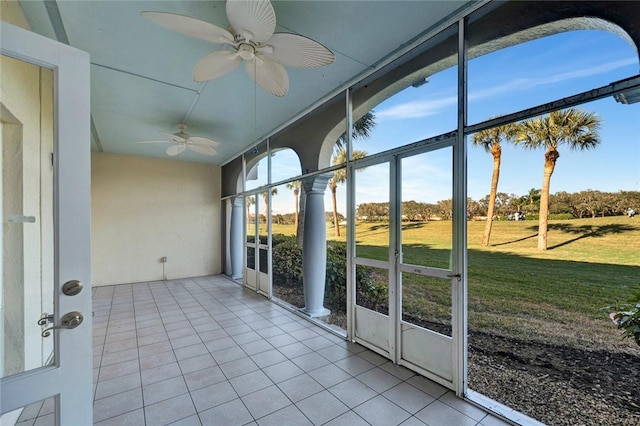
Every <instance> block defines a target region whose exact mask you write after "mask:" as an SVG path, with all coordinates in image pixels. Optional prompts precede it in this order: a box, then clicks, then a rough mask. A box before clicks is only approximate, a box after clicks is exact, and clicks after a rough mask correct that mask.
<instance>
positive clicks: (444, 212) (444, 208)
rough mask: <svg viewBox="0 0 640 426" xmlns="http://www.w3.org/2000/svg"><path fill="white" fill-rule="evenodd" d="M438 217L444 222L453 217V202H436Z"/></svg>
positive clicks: (449, 200)
mask: <svg viewBox="0 0 640 426" xmlns="http://www.w3.org/2000/svg"><path fill="white" fill-rule="evenodd" d="M438 215H439V216H440V217H441V218H442V219H444V220H451V218H452V217H453V202H452V201H451V199H448V200H440V201H438Z"/></svg>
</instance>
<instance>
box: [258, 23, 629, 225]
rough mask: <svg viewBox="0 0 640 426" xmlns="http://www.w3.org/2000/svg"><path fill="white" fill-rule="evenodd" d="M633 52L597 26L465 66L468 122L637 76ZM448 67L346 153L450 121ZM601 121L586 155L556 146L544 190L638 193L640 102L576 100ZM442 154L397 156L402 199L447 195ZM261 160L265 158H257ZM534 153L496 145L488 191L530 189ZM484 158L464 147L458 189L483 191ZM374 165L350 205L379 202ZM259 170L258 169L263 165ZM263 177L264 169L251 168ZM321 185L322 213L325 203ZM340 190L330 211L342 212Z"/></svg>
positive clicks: (281, 161) (281, 202)
mask: <svg viewBox="0 0 640 426" xmlns="http://www.w3.org/2000/svg"><path fill="white" fill-rule="evenodd" d="M638 70H639V65H638V55H637V52H636V51H635V48H634V47H633V46H631V45H630V44H629V43H627V42H626V41H625V40H623V39H621V38H619V37H618V36H615V35H613V34H610V33H606V32H602V31H580V32H569V33H563V34H559V35H555V36H551V37H547V38H544V39H540V40H535V41H532V42H528V43H524V44H521V45H518V46H514V47H511V48H508V49H504V50H501V51H499V52H495V53H492V54H489V55H485V56H482V57H479V58H476V59H473V60H471V61H470V63H469V124H473V123H477V122H480V121H483V120H486V119H488V118H490V117H492V116H496V115H501V114H507V113H511V112H515V111H518V110H522V109H525V108H528V107H532V106H535V105H538V104H542V103H545V102H548V101H551V100H555V99H558V98H562V97H565V96H569V95H573V94H576V93H580V92H583V91H586V90H589V89H592V88H595V87H600V86H604V85H606V84H609V83H611V82H614V81H617V80H621V79H624V78H627V77H630V76H633V75H636V74H638ZM456 73H457V69H456V68H452V69H449V70H445V71H443V72H440V73H438V74H436V75H434V76H432V77H431V78H430V79H429V82H428V83H427V84H425V85H423V86H421V87H420V88H417V89H416V88H412V87H410V88H408V89H406V90H404V91H403V92H400V93H398V94H396V95H395V96H393V97H392V98H390V99H388V100H387V101H385V102H383V103H382V104H380V105H378V106H377V107H375V108H374V110H375V113H376V126H375V128H374V131H373V134H372V137H371V138H370V139H368V140H363V141H357V142H356V143H355V145H354V148H355V149H360V150H364V151H366V152H368V153H369V154H373V153H376V152H381V151H384V150H387V149H390V148H394V147H398V146H401V145H405V144H408V143H411V142H415V141H418V140H421V139H424V138H427V137H431V136H436V135H439V134H442V133H445V132H448V131H451V130H454V129H455V127H456V111H457V82H456V79H457V74H456ZM579 108H581V109H584V110H588V111H592V112H596V113H598V114H599V115H600V116H601V117H602V119H603V124H602V128H601V130H600V135H601V144H600V146H599V147H598V148H596V149H595V150H593V151H570V150H569V149H567V148H561V149H560V155H561V156H560V158H559V159H558V163H557V167H556V170H555V172H554V174H553V176H552V179H551V192H552V193H555V192H558V191H568V192H576V191H581V190H585V189H597V190H602V191H618V190H640V104H635V105H622V104H620V103H617V102H616V101H615V100H614V99H613V98H606V99H602V100H599V101H596V102H591V103H588V104H583V105H581V106H580V107H579ZM450 154H451V153H450V150H447V151H446V152H440V151H437V152H432V153H430V154H423V155H421V156H420V157H416V158H410V159H406V160H404V163H403V170H404V174H403V184H402V186H403V199H404V200H412V199H413V200H416V201H425V202H436V201H438V200H440V199H445V198H450V197H451V195H450V182H451V172H450V164H451V163H450ZM272 161H273V164H274V166H275V167H274V178H273V181H277V180H280V179H284V178H286V177H290V176H295V175H296V174H299V167H296V165H295V163H296V162H297V161H296V159H295V156H292V154H288V153H285V152H281V153H278V154H277V155H276V156H275V157H273V160H272ZM265 163H266V162H265ZM542 166H543V151H526V150H523V149H522V148H516V147H513V146H509V145H505V146H503V154H502V167H501V175H500V183H499V187H498V190H499V191H500V192H506V193H516V194H518V195H523V194H525V193H527V192H528V190H529V189H530V188H540V186H541V182H542ZM492 168H493V162H492V158H491V156H490V155H489V154H488V153H486V152H485V151H484V150H482V149H481V148H478V147H473V146H470V147H469V155H468V170H469V179H468V193H469V196H470V197H472V198H474V199H476V200H478V199H480V198H482V197H484V196H485V195H486V194H488V192H489V185H490V181H491V173H492ZM381 169H382V167H377V168H373V167H370V168H367V169H365V170H363V171H361V172H359V173H358V175H357V182H358V184H357V186H358V187H357V193H358V195H357V197H356V203H360V202H367V201H369V202H371V201H376V202H381V201H387V200H388V195H387V194H388V183H387V182H384V179H382V178H381V177H380V175H381V173H380V171H381ZM265 171H266V169H265ZM261 175H262V176H265V174H264V173H261ZM328 193H329V191H328V190H327V197H326V198H325V200H326V203H327V210H330V208H331V203H330V198H329V196H328V195H329V194H328ZM345 201H346V196H345V189H344V186H342V187H341V188H339V190H338V210H339V211H341V212H343V213H344V211H345V208H344V205H345ZM292 206H293V198H292V194H291V191H289V190H285V189H284V188H281V189H280V190H279V193H278V195H277V196H276V197H274V200H273V209H274V213H285V212H291V211H293V207H292Z"/></svg>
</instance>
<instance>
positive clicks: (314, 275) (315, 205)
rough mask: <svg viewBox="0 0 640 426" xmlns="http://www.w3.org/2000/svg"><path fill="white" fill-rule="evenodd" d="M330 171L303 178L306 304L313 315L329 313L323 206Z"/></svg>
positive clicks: (303, 257)
mask: <svg viewBox="0 0 640 426" xmlns="http://www.w3.org/2000/svg"><path fill="white" fill-rule="evenodd" d="M330 177H331V175H330V174H327V175H320V176H314V177H312V178H306V179H303V180H302V185H303V186H304V190H305V192H306V195H307V199H306V203H305V210H304V230H303V234H304V240H303V241H304V242H303V246H302V271H303V272H302V283H303V289H304V308H302V309H301V312H302V313H304V314H306V315H309V316H310V317H320V316H325V315H329V310H328V309H326V308H325V307H324V306H323V303H324V285H325V277H326V267H327V266H326V264H327V230H326V221H325V210H324V191H325V189H326V188H327V182H328V181H329V178H330Z"/></svg>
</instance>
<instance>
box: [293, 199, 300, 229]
mask: <svg viewBox="0 0 640 426" xmlns="http://www.w3.org/2000/svg"><path fill="white" fill-rule="evenodd" d="M298 193H299V191H298V190H297V189H294V190H293V196H294V197H295V200H296V235H297V232H298V213H299V212H298Z"/></svg>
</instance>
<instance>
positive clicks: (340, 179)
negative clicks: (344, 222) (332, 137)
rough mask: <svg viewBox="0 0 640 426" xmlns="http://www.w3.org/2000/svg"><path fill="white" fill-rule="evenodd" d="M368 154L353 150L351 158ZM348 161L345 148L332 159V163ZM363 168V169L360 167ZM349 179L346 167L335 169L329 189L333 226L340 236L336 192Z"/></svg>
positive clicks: (358, 157) (355, 158) (356, 158)
mask: <svg viewBox="0 0 640 426" xmlns="http://www.w3.org/2000/svg"><path fill="white" fill-rule="evenodd" d="M366 156H367V153H366V152H364V151H357V150H356V151H353V152H352V153H351V158H352V159H354V160H359V159H360V158H364V157H366ZM346 162H347V150H346V149H344V148H341V149H339V150H338V151H336V153H335V154H334V155H333V158H332V160H331V163H332V164H344V163H346ZM358 170H362V169H358ZM346 181H347V169H346V168H345V167H343V168H341V169H338V170H334V171H333V176H332V177H331V180H330V181H329V189H330V190H331V203H332V204H333V226H334V229H335V234H336V237H339V236H340V222H339V221H338V204H337V198H336V192H337V190H338V184H340V183H344V182H346Z"/></svg>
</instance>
